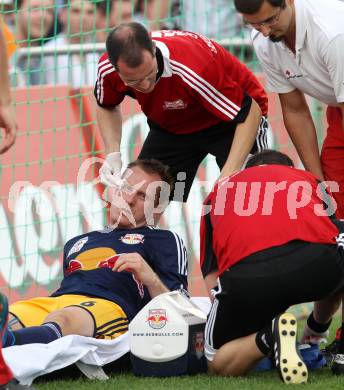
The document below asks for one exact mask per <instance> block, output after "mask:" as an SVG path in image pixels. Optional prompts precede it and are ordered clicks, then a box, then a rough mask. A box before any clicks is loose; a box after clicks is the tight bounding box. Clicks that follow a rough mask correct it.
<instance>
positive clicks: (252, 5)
mask: <svg viewBox="0 0 344 390" xmlns="http://www.w3.org/2000/svg"><path fill="white" fill-rule="evenodd" d="M265 2H267V3H269V4H270V5H272V6H273V7H281V8H285V6H286V4H285V0H234V6H235V8H236V10H237V11H238V12H240V13H242V14H248V15H250V14H255V13H256V12H259V10H260V8H261V6H262V5H263V3H265Z"/></svg>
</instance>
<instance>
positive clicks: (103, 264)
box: [98, 255, 119, 269]
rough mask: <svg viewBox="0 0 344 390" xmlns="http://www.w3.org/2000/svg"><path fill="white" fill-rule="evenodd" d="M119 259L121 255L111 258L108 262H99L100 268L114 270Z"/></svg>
mask: <svg viewBox="0 0 344 390" xmlns="http://www.w3.org/2000/svg"><path fill="white" fill-rule="evenodd" d="M118 258H119V255H115V256H112V257H109V258H108V259H106V260H102V261H100V262H99V264H98V268H111V269H112V268H113V267H114V265H115V264H116V261H117V260H118Z"/></svg>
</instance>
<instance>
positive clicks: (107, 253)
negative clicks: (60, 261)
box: [65, 247, 119, 275]
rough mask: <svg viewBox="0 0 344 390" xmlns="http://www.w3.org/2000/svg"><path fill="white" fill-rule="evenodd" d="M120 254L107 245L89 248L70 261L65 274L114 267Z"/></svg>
mask: <svg viewBox="0 0 344 390" xmlns="http://www.w3.org/2000/svg"><path fill="white" fill-rule="evenodd" d="M118 257H119V255H118V254H117V253H116V252H115V251H114V250H113V249H112V248H107V247H100V248H93V249H88V250H86V251H84V252H82V253H79V254H78V255H77V256H75V257H74V258H73V259H70V260H69V262H68V267H67V268H66V270H65V274H66V275H68V274H70V273H72V272H76V271H91V270H94V269H97V268H111V269H112V268H113V266H114V265H115V263H116V261H117V260H118Z"/></svg>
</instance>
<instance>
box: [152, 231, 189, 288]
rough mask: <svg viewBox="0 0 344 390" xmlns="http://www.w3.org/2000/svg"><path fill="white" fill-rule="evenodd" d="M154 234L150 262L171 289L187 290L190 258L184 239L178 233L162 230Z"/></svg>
mask: <svg viewBox="0 0 344 390" xmlns="http://www.w3.org/2000/svg"><path fill="white" fill-rule="evenodd" d="M154 233H159V234H152V236H151V240H150V245H149V247H150V248H149V251H150V252H151V259H152V260H153V263H152V264H150V265H151V266H152V268H153V269H154V271H155V272H156V274H157V275H158V276H159V278H160V280H161V281H162V283H164V285H165V286H166V287H167V288H168V289H169V290H171V291H172V290H179V289H181V290H187V288H188V281H187V275H188V258H187V251H186V248H185V245H184V243H183V240H182V239H181V238H180V237H179V236H178V234H176V233H174V232H171V231H168V230H160V231H155V232H154Z"/></svg>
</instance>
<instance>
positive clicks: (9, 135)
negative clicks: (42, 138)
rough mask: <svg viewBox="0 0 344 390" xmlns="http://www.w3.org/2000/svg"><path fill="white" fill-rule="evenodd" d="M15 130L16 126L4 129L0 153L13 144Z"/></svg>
mask: <svg viewBox="0 0 344 390" xmlns="http://www.w3.org/2000/svg"><path fill="white" fill-rule="evenodd" d="M16 131H17V129H16V127H11V128H8V129H5V132H6V134H5V137H4V140H3V142H2V144H1V146H0V154H3V153H5V152H7V150H8V149H10V148H11V147H12V146H13V144H14V142H15V140H16Z"/></svg>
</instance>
